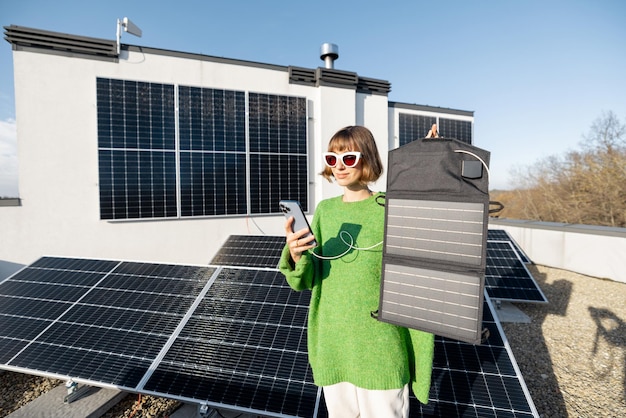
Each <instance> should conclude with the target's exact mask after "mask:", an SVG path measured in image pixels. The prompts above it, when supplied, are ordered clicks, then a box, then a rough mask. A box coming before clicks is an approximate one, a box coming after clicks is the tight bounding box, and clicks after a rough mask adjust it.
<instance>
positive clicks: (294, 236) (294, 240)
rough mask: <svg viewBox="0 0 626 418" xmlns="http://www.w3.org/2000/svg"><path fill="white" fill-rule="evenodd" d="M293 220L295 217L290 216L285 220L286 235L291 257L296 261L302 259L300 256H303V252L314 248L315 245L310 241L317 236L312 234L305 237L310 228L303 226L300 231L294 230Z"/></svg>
mask: <svg viewBox="0 0 626 418" xmlns="http://www.w3.org/2000/svg"><path fill="white" fill-rule="evenodd" d="M293 222H294V217H293V216H290V217H289V218H287V220H286V221H285V235H286V237H287V245H288V246H289V253H290V254H291V259H292V260H293V262H294V263H297V262H298V261H300V257H302V253H303V252H305V251H307V250H310V249H311V248H314V247H315V246H314V245H311V244H310V242H311V241H313V240H314V239H315V237H314V236H313V235H312V234H311V235H309V236H308V237H305V235H307V234H308V233H309V232H310V231H309V228H302V229H301V230H299V231H295V232H294V230H293Z"/></svg>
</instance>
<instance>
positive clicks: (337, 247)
mask: <svg viewBox="0 0 626 418" xmlns="http://www.w3.org/2000/svg"><path fill="white" fill-rule="evenodd" d="M324 160H325V163H326V168H325V169H324V171H323V172H322V173H321V174H322V175H323V176H324V177H325V178H326V179H328V180H329V181H332V179H333V178H334V180H335V181H336V182H337V184H338V185H340V186H342V187H343V195H342V196H338V197H334V198H330V199H326V200H324V201H322V202H320V204H319V205H318V207H317V209H316V211H315V214H314V216H313V220H312V222H311V230H312V231H311V232H313V235H312V236H309V237H305V235H306V234H307V233H308V230H307V229H306V228H305V229H302V230H300V231H293V229H292V224H293V217H292V218H289V219H288V220H287V221H286V223H285V231H286V235H287V238H286V245H285V248H284V250H283V253H282V257H281V261H280V270H281V272H282V273H283V274H284V275H285V277H286V279H287V282H288V283H289V285H290V286H291V287H292V288H293V289H294V290H297V291H301V290H305V289H310V290H311V291H312V294H311V303H310V308H309V319H308V354H309V362H310V364H311V368H312V370H313V377H314V381H315V384H317V385H318V386H322V387H323V391H324V398H325V400H326V406H327V409H328V413H329V417H330V418H335V417H342V418H344V417H363V418H367V417H371V418H385V417H389V418H391V417H393V418H396V417H408V416H409V400H408V397H409V393H408V391H409V387H408V386H409V384H411V387H412V390H413V393H414V394H415V396H416V397H417V398H418V399H419V400H420V401H421V402H422V403H426V402H428V392H429V388H430V378H431V371H432V359H433V348H434V337H433V335H432V334H429V333H425V332H421V331H416V330H408V329H406V328H402V327H398V326H395V325H391V324H387V323H383V322H380V321H377V320H375V319H373V318H372V316H371V312H373V311H376V310H377V309H378V304H379V295H380V274H381V265H382V241H383V233H384V206H383V205H384V195H383V194H381V193H374V192H372V191H371V190H370V189H369V187H368V184H369V183H371V182H374V181H376V180H377V179H378V178H379V177H380V175H381V174H382V171H383V167H382V162H381V159H380V155H379V153H378V149H377V147H376V142H375V140H374V137H373V135H372V133H371V132H370V131H369V130H368V129H367V128H365V127H362V126H348V127H346V128H343V129H341V130H339V131H338V132H337V133H336V134H335V135H334V136H333V137H332V138H331V140H330V142H329V144H328V152H327V153H324ZM313 239H316V240H317V242H318V243H319V245H318V246H317V247H313V246H312V245H310V244H309V243H310V242H311V241H312V240H313Z"/></svg>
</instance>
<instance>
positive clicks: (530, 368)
mask: <svg viewBox="0 0 626 418" xmlns="http://www.w3.org/2000/svg"><path fill="white" fill-rule="evenodd" d="M529 269H530V271H531V273H532V274H533V276H534V277H535V279H536V280H537V282H538V283H539V285H540V287H541V289H542V290H543V292H544V294H545V295H546V297H547V298H548V300H549V301H550V303H549V304H547V305H544V304H517V307H518V308H520V309H521V310H522V311H523V312H524V313H526V314H527V315H528V316H529V317H530V318H531V319H532V322H531V323H504V324H502V326H503V328H504V332H505V334H506V336H507V338H508V340H509V343H510V345H511V348H512V350H513V353H514V355H515V359H516V360H517V363H518V365H519V367H520V369H521V371H522V375H523V376H524V379H525V381H526V384H527V386H528V390H529V391H530V394H531V396H532V398H533V401H534V402H535V406H536V407H537V410H538V412H539V414H540V416H541V417H544V418H553V417H554V418H556V417H558V418H561V417H590V418H591V417H594V418H595V417H616V418H617V417H626V373H625V369H626V284H624V283H619V282H613V281H610V280H602V279H597V278H592V277H587V276H584V275H581V274H576V273H572V272H568V271H564V270H558V269H553V268H549V267H544V266H532V265H531V266H529ZM58 384H63V382H61V381H59V380H53V379H46V378H41V377H36V376H29V375H24V374H19V373H11V372H5V373H3V374H1V375H0V417H4V416H7V415H8V414H10V413H11V412H12V411H14V410H16V409H18V408H19V407H20V406H22V405H24V404H25V403H27V402H29V401H30V400H32V399H34V398H36V397H37V396H39V395H40V394H41V393H44V392H46V391H48V390H50V389H52V388H53V387H54V386H56V385H58ZM178 406H179V403H178V402H176V401H172V400H167V399H162V398H155V397H151V396H142V397H141V398H139V396H138V395H128V396H127V397H126V398H124V399H123V400H122V401H121V402H120V403H119V404H118V405H116V406H115V407H113V408H112V409H111V410H110V411H109V412H108V413H107V414H105V415H104V417H105V418H117V417H126V418H129V417H131V416H132V417H133V418H139V417H142V418H160V417H167V416H169V414H171V413H172V411H174V410H175V409H176V408H177V407H178ZM229 416H230V415H229Z"/></svg>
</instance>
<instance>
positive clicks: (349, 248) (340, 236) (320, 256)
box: [310, 231, 383, 260]
mask: <svg viewBox="0 0 626 418" xmlns="http://www.w3.org/2000/svg"><path fill="white" fill-rule="evenodd" d="M344 234H346V235H347V236H348V237H349V238H350V242H346V240H345V239H344V238H343V235H344ZM339 239H341V241H342V242H343V243H344V244H346V245H347V246H348V249H347V250H346V251H344V252H343V253H341V254H339V255H335V256H329V257H325V256H323V255H318V254H315V252H313V250H311V251H310V253H311V254H313V256H315V257H317V258H319V259H322V260H336V259H338V258H341V257H343V256H344V255H346V254H348V253H349V252H350V250H356V251H368V250H371V249H373V248H376V247H378V246H379V245H382V243H383V241H381V242H379V243H377V244H374V245H372V246H371V247H365V248H359V247H355V246H354V245H353V244H354V238H353V237H352V235H350V233H349V232H348V231H339Z"/></svg>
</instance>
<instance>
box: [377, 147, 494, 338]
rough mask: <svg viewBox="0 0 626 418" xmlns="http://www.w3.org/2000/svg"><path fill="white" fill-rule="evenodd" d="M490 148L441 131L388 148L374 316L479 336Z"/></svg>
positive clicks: (437, 330)
mask: <svg viewBox="0 0 626 418" xmlns="http://www.w3.org/2000/svg"><path fill="white" fill-rule="evenodd" d="M489 156H490V154H489V152H487V151H485V150H482V149H480V148H476V147H474V146H472V145H469V144H466V143H464V142H461V141H458V140H455V139H441V138H434V139H420V140H416V141H413V142H410V143H408V144H406V145H403V146H401V147H399V148H396V149H395V150H392V151H390V152H389V173H388V176H387V194H386V204H385V236H384V246H383V268H382V276H381V292H380V304H379V311H378V319H379V320H381V321H383V322H389V323H394V324H397V325H402V326H405V327H408V328H414V329H419V330H422V331H427V332H432V333H433V334H437V335H440V336H443V337H448V338H453V339H456V340H460V341H465V342H469V343H472V344H477V343H479V342H480V340H481V331H482V329H481V323H482V311H483V297H484V296H483V293H484V292H483V290H484V280H485V279H484V275H485V263H486V241H487V226H488V217H489V184H488V178H487V177H488V176H487V174H488V163H489Z"/></svg>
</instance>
